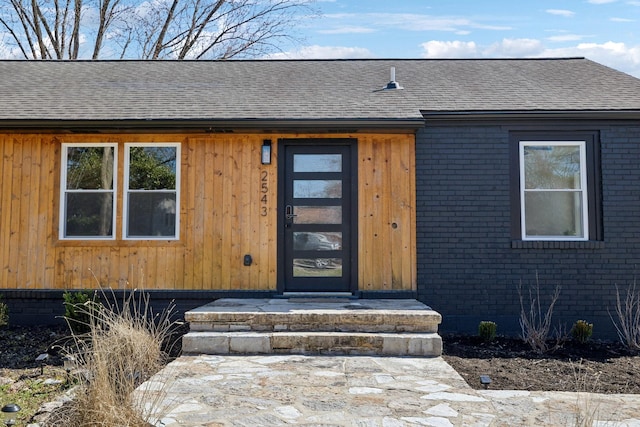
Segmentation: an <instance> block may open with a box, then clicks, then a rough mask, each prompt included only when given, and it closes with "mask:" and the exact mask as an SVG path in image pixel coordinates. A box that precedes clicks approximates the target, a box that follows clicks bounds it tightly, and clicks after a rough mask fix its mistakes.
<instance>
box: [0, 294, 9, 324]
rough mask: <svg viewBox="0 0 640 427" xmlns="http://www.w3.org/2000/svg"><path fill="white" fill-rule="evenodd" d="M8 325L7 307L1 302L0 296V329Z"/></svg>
mask: <svg viewBox="0 0 640 427" xmlns="http://www.w3.org/2000/svg"><path fill="white" fill-rule="evenodd" d="M8 324H9V306H7V304H6V303H5V302H4V301H3V300H2V295H0V328H1V327H3V326H7V325H8Z"/></svg>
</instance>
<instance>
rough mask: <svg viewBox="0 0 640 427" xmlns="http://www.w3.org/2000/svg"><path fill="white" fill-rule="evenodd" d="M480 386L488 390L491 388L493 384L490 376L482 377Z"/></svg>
mask: <svg viewBox="0 0 640 427" xmlns="http://www.w3.org/2000/svg"><path fill="white" fill-rule="evenodd" d="M480 384H482V385H483V386H484V388H485V390H486V389H488V388H489V384H491V378H489V375H480Z"/></svg>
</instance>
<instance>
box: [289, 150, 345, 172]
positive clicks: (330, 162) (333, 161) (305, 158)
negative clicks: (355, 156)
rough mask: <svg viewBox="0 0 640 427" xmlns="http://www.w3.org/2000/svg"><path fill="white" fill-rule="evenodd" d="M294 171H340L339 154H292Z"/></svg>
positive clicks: (340, 156)
mask: <svg viewBox="0 0 640 427" xmlns="http://www.w3.org/2000/svg"><path fill="white" fill-rule="evenodd" d="M293 171H294V172H342V155H341V154H294V156H293Z"/></svg>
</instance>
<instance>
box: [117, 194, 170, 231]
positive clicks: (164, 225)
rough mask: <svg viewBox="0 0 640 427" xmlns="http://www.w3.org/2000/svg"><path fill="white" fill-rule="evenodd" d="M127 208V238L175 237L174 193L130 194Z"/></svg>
mask: <svg viewBox="0 0 640 427" xmlns="http://www.w3.org/2000/svg"><path fill="white" fill-rule="evenodd" d="M128 206H129V223H128V227H127V229H128V230H129V235H128V237H138V236H142V237H145V236H156V237H162V236H166V237H174V236H175V233H176V194H175V192H164V193H163V192H149V191H144V192H132V193H129V204H128Z"/></svg>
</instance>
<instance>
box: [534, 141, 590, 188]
mask: <svg viewBox="0 0 640 427" xmlns="http://www.w3.org/2000/svg"><path fill="white" fill-rule="evenodd" d="M524 158H525V171H524V172H525V183H526V188H527V189H534V188H537V189H569V188H573V189H579V188H580V147H575V146H569V147H567V146H555V147H554V146H526V147H525V148H524Z"/></svg>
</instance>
